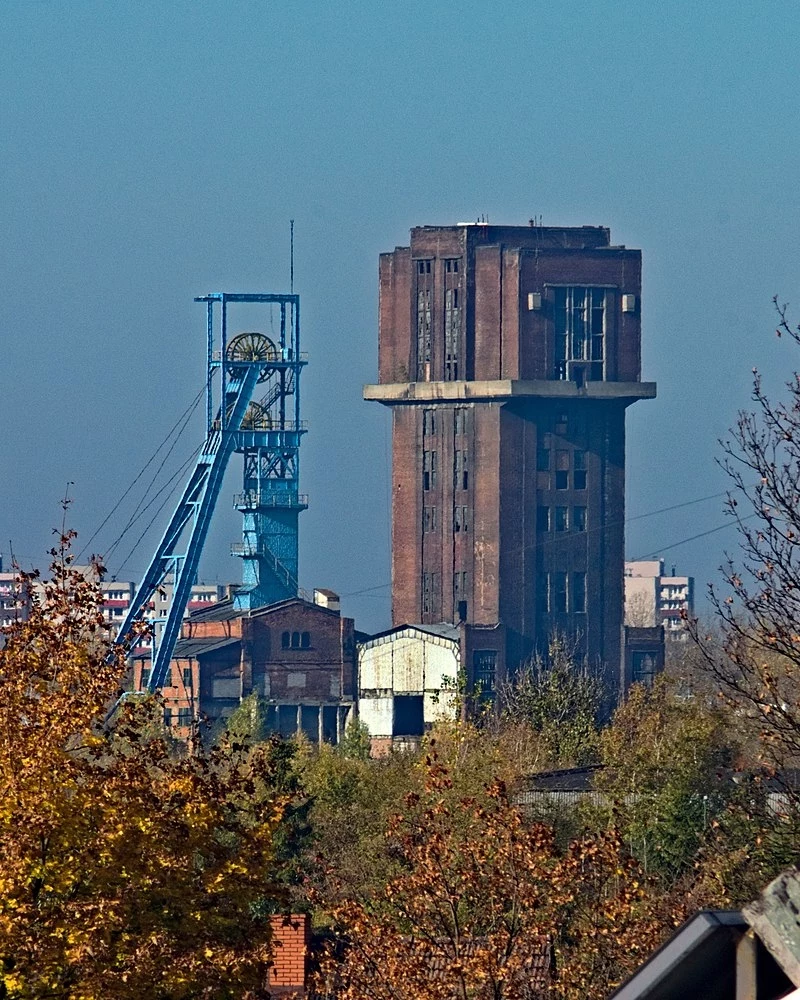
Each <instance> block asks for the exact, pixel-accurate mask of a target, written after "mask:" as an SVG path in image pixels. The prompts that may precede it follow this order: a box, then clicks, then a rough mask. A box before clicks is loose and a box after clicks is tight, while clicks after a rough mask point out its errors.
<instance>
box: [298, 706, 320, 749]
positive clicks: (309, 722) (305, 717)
mask: <svg viewBox="0 0 800 1000" xmlns="http://www.w3.org/2000/svg"><path fill="white" fill-rule="evenodd" d="M300 729H301V730H302V731H303V735H304V736H305V737H306V739H307V740H309V741H310V742H311V743H318V742H319V705H301V706H300Z"/></svg>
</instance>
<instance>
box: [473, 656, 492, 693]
mask: <svg viewBox="0 0 800 1000" xmlns="http://www.w3.org/2000/svg"><path fill="white" fill-rule="evenodd" d="M472 676H473V679H474V683H475V687H476V688H478V689H479V690H480V693H481V695H482V696H485V695H492V694H494V688H495V682H496V679H497V650H495V649H476V650H474V651H473V653H472Z"/></svg>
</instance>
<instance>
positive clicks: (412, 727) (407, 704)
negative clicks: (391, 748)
mask: <svg viewBox="0 0 800 1000" xmlns="http://www.w3.org/2000/svg"><path fill="white" fill-rule="evenodd" d="M424 732H425V714H424V711H423V704H422V695H421V694H396V695H395V696H394V717H393V719H392V736H422V734H423V733H424Z"/></svg>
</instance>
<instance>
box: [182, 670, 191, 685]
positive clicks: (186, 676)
mask: <svg viewBox="0 0 800 1000" xmlns="http://www.w3.org/2000/svg"><path fill="white" fill-rule="evenodd" d="M183 686H184V687H186V688H188V687H191V686H192V668H191V667H184V668H183Z"/></svg>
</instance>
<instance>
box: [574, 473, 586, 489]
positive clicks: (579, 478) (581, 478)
mask: <svg viewBox="0 0 800 1000" xmlns="http://www.w3.org/2000/svg"><path fill="white" fill-rule="evenodd" d="M573 475H574V477H575V489H576V490H585V489H586V473H585V472H583V471H581V472H575V473H573Z"/></svg>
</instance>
